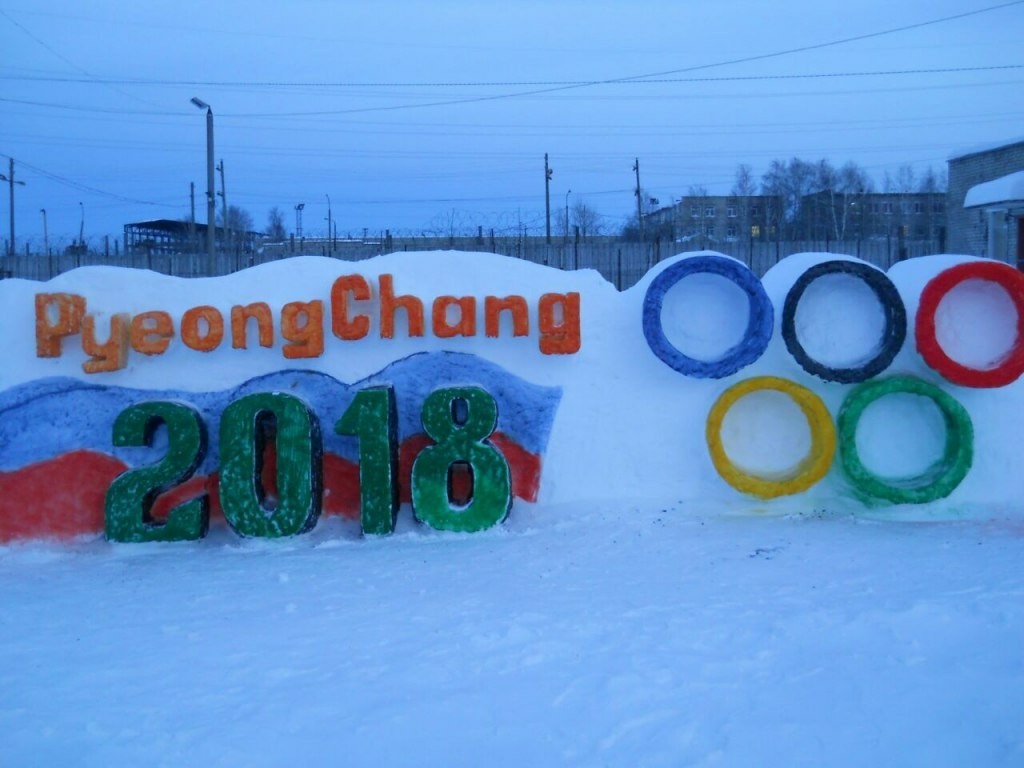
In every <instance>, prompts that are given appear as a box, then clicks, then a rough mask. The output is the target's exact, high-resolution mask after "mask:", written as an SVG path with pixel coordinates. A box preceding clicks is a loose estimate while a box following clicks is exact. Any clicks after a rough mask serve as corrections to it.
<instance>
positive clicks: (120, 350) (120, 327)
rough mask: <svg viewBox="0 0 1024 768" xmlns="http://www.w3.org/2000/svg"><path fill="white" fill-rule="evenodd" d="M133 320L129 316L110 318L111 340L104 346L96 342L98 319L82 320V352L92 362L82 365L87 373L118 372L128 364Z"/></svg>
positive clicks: (86, 318) (88, 361)
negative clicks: (129, 337) (129, 336)
mask: <svg viewBox="0 0 1024 768" xmlns="http://www.w3.org/2000/svg"><path fill="white" fill-rule="evenodd" d="M130 323H131V318H130V317H129V316H128V315H127V314H119V315H111V316H110V338H108V339H107V340H106V341H105V342H104V343H103V344H100V343H99V342H98V341H97V340H96V318H95V317H93V316H92V315H86V316H85V317H84V318H82V350H83V351H84V352H85V354H87V355H89V357H90V358H91V359H90V360H86V361H85V362H84V363H82V370H84V371H85V372H86V373H105V372H110V371H118V370H120V369H121V368H124V367H125V366H126V365H127V364H128V335H129V325H130Z"/></svg>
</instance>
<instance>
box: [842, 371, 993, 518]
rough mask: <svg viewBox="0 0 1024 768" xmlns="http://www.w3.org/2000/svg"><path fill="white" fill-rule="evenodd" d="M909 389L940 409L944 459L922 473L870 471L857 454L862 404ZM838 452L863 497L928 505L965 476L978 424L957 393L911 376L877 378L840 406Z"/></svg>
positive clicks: (968, 467)
mask: <svg viewBox="0 0 1024 768" xmlns="http://www.w3.org/2000/svg"><path fill="white" fill-rule="evenodd" d="M899 393H907V394H911V395H920V396H921V397H927V398H928V399H930V400H931V401H932V402H934V403H935V404H936V405H937V406H938V407H939V410H941V411H942V418H943V421H945V424H946V444H945V446H944V447H943V451H942V458H940V459H939V460H938V461H936V462H935V463H934V464H932V466H930V467H929V468H928V469H927V470H925V471H924V472H922V473H921V474H919V475H915V476H911V477H904V478H898V479H892V478H882V477H879V476H878V475H876V474H874V473H872V472H870V471H869V470H868V469H867V468H866V467H865V466H864V464H863V463H862V462H861V460H860V456H859V455H858V453H857V425H858V424H859V423H860V417H861V416H862V415H863V413H864V409H865V408H867V407H868V406H869V405H871V403H873V402H875V400H878V399H880V398H882V397H885V396H886V395H893V394H899ZM837 421H838V426H839V451H840V459H841V463H842V466H843V472H844V473H845V474H846V477H847V479H848V480H849V481H850V483H851V484H852V485H853V486H854V488H855V489H856V490H857V491H858V492H859V493H861V494H863V495H864V496H867V497H870V498H873V499H882V500H885V501H890V502H892V503H894V504H926V503H928V502H930V501H935V500H936V499H943V498H945V497H946V496H949V494H951V493H952V492H953V491H954V490H955V489H956V487H957V486H958V485H960V482H961V481H962V480H963V479H964V478H965V477H966V476H967V473H968V472H969V471H970V469H971V463H972V462H973V460H974V426H973V424H972V423H971V417H970V415H969V414H968V413H967V409H966V408H964V407H963V406H962V405H961V404H960V403H959V401H957V399H956V398H954V397H952V396H951V395H948V394H947V393H945V392H943V391H942V390H941V389H939V388H938V387H936V386H935V385H934V384H929V383H928V382H927V381H923V380H921V379H917V378H914V377H913V376H893V377H891V378H887V379H875V380H872V381H868V382H865V383H863V384H861V385H860V386H858V387H856V388H855V389H854V390H853V391H852V392H850V394H849V395H848V396H847V398H846V400H845V401H843V406H842V408H840V410H839V418H838V420H837Z"/></svg>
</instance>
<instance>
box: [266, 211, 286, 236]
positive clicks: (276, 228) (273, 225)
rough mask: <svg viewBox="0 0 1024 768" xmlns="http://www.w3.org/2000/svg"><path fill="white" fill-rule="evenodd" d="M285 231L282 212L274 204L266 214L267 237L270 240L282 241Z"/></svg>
mask: <svg viewBox="0 0 1024 768" xmlns="http://www.w3.org/2000/svg"><path fill="white" fill-rule="evenodd" d="M286 236H287V233H286V232H285V228H284V214H283V213H282V212H281V209H280V208H278V207H277V206H276V205H275V206H274V207H273V208H271V209H270V212H269V213H268V214H267V237H269V238H270V241H271V242H274V243H283V242H284V240H285V237H286Z"/></svg>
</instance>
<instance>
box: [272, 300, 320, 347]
mask: <svg viewBox="0 0 1024 768" xmlns="http://www.w3.org/2000/svg"><path fill="white" fill-rule="evenodd" d="M299 318H302V319H303V321H302V323H301V324H300V323H299ZM281 335H282V336H283V337H284V338H286V339H287V340H288V341H289V342H291V343H290V344H285V345H284V347H283V348H282V349H281V352H282V354H284V356H285V357H287V358H288V359H289V360H294V359H296V358H300V357H320V355H322V354H323V353H324V303H323V302H322V301H293V302H291V303H289V304H285V305H284V308H283V309H282V310H281Z"/></svg>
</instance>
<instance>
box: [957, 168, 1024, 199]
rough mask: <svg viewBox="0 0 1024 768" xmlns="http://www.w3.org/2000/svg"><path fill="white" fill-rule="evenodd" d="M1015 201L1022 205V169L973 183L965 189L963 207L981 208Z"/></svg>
mask: <svg viewBox="0 0 1024 768" xmlns="http://www.w3.org/2000/svg"><path fill="white" fill-rule="evenodd" d="M1010 203H1015V204H1017V205H1024V171H1017V172H1016V173H1011V174H1008V175H1006V176H1000V177H999V178H998V179H993V180H992V181H986V182H983V183H981V184H975V185H974V186H973V187H971V188H970V189H969V190H967V196H966V197H965V198H964V208H982V207H987V206H1000V205H1005V204H1010Z"/></svg>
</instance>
